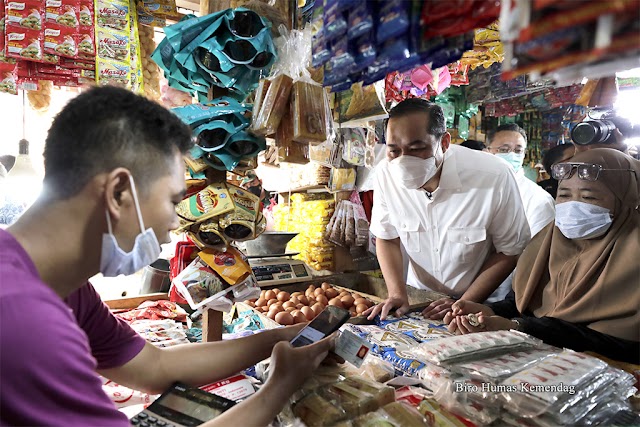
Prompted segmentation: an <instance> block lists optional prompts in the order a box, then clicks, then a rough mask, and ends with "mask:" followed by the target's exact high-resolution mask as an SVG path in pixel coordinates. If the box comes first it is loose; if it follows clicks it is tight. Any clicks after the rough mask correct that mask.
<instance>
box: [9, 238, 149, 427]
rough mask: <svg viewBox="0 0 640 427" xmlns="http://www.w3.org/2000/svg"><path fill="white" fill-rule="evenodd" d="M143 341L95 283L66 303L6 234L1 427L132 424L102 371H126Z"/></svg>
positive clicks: (16, 243)
mask: <svg viewBox="0 0 640 427" xmlns="http://www.w3.org/2000/svg"><path fill="white" fill-rule="evenodd" d="M52 250H55V249H53V248H52ZM144 343H145V341H144V339H143V338H142V337H140V336H139V335H138V334H136V332H135V331H133V329H131V328H130V327H129V325H127V324H126V323H125V322H124V321H122V320H121V319H118V318H116V317H115V316H113V315H112V314H111V313H110V312H109V309H108V308H107V306H106V305H105V304H104V303H103V302H102V300H101V299H100V296H99V295H98V294H97V292H96V291H95V289H94V288H93V286H92V285H91V284H90V283H87V284H86V285H85V286H83V287H82V288H80V289H78V290H77V291H75V292H73V293H72V294H71V295H69V296H68V297H67V298H66V299H65V300H62V299H61V298H60V297H59V296H58V295H57V294H56V293H55V292H54V291H53V290H52V289H51V288H50V287H49V286H47V285H46V284H45V283H44V282H43V281H42V280H41V279H40V277H39V275H38V271H37V270H36V267H35V265H34V264H33V262H32V261H31V258H30V257H29V255H28V254H27V253H26V252H25V250H24V249H23V248H22V246H20V244H19V243H18V242H17V241H16V239H15V238H14V237H13V236H12V235H11V234H9V233H8V232H7V231H5V230H0V425H29V426H41V425H61V426H67V427H72V426H83V427H86V426H105V427H107V426H127V425H129V423H128V421H127V418H126V417H125V416H124V415H123V414H122V413H120V412H119V411H118V410H117V409H116V408H115V406H114V404H113V403H112V402H111V400H110V399H109V397H107V395H106V394H105V393H104V392H103V391H102V382H101V381H100V379H99V378H98V375H97V373H96V369H108V368H114V367H117V366H122V365H124V364H125V363H127V362H128V361H130V360H131V359H133V358H134V357H135V356H136V355H137V354H138V353H140V351H141V350H142V348H143V347H144Z"/></svg>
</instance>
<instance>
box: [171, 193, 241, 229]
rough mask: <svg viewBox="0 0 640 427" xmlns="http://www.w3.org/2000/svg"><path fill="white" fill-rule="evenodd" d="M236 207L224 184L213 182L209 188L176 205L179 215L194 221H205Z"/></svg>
mask: <svg viewBox="0 0 640 427" xmlns="http://www.w3.org/2000/svg"><path fill="white" fill-rule="evenodd" d="M233 209H234V202H233V200H232V199H231V195H230V194H229V191H228V190H227V188H226V186H225V185H224V184H221V183H218V184H211V185H209V186H208V187H207V188H205V189H204V190H202V191H199V192H198V193H196V194H194V195H193V196H190V197H188V198H187V199H185V200H183V201H181V202H180V203H178V205H177V206H176V212H177V213H178V216H180V217H181V218H184V219H185V220H187V221H191V222H194V223H196V224H197V223H200V222H204V221H206V220H208V219H211V218H213V217H217V216H220V215H223V214H225V213H227V212H230V211H232V210H233Z"/></svg>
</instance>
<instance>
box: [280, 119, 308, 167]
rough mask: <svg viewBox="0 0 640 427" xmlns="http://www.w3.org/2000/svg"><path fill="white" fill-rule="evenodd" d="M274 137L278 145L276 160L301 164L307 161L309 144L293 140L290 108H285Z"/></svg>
mask: <svg viewBox="0 0 640 427" xmlns="http://www.w3.org/2000/svg"><path fill="white" fill-rule="evenodd" d="M275 139H276V146H277V147H278V162H280V163H297V164H302V165H304V164H306V163H309V144H302V143H299V142H295V141H294V140H293V117H292V113H291V110H290V109H287V111H286V112H285V115H284V116H283V118H282V120H281V121H280V126H278V130H277V131H276V138H275Z"/></svg>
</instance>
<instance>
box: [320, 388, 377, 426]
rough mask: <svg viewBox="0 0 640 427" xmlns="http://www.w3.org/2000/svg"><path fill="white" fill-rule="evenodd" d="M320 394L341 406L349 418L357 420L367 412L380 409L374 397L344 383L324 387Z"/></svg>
mask: <svg viewBox="0 0 640 427" xmlns="http://www.w3.org/2000/svg"><path fill="white" fill-rule="evenodd" d="M320 394H321V395H323V396H324V397H326V398H327V399H329V400H331V401H332V402H335V403H336V404H337V405H339V406H340V407H341V408H342V409H343V410H344V412H345V413H346V414H347V417H348V418H355V417H357V416H359V415H363V414H366V413H367V412H371V411H375V410H376V409H378V406H379V405H378V402H377V401H376V399H374V397H373V396H372V395H371V394H369V393H367V392H366V391H362V390H360V389H357V388H354V387H351V386H350V385H348V384H346V383H344V382H338V383H335V384H331V385H328V386H326V387H323V388H322V389H321V390H320Z"/></svg>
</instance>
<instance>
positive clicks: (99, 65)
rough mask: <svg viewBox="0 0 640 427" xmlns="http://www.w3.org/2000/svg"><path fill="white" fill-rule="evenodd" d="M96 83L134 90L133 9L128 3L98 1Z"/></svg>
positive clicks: (123, 1)
mask: <svg viewBox="0 0 640 427" xmlns="http://www.w3.org/2000/svg"><path fill="white" fill-rule="evenodd" d="M95 11H96V13H95V16H96V18H95V19H96V44H97V50H98V52H97V56H96V81H97V82H98V84H115V85H119V86H123V87H127V88H130V87H131V58H130V49H131V44H130V38H131V24H130V19H131V9H130V3H129V2H128V1H126V0H113V1H111V0H108V1H107V0H95Z"/></svg>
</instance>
